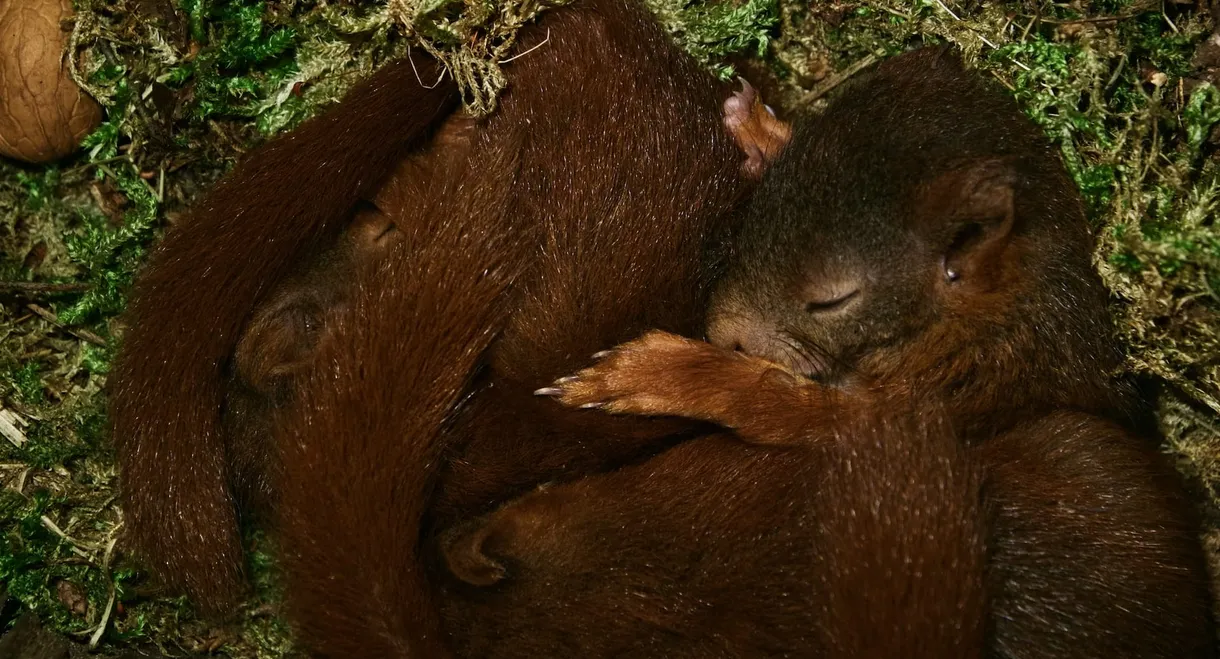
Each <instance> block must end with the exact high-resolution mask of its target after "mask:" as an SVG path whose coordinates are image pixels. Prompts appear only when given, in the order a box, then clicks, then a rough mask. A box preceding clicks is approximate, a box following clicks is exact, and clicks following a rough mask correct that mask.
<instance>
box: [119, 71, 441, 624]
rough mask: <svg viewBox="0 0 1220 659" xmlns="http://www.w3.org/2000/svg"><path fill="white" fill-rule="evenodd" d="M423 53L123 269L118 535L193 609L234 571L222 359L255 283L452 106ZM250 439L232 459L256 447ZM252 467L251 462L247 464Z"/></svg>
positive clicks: (286, 273) (315, 235) (304, 128)
mask: <svg viewBox="0 0 1220 659" xmlns="http://www.w3.org/2000/svg"><path fill="white" fill-rule="evenodd" d="M441 71H442V69H441V66H440V64H439V63H438V62H436V61H435V60H433V59H431V58H428V57H425V56H421V55H419V54H418V53H416V54H415V55H414V61H413V62H411V61H402V62H397V63H394V64H391V65H389V66H387V67H386V68H384V69H382V70H381V71H379V72H378V73H376V74H374V75H373V76H372V77H371V78H370V79H369V80H368V81H366V82H364V83H363V84H361V85H359V86H358V87H356V88H355V89H353V90H352V91H351V92H350V93H349V94H348V95H347V97H346V99H345V101H344V102H343V103H342V104H341V105H339V106H337V107H335V108H332V109H330V110H328V111H326V112H324V113H323V114H321V115H320V116H318V117H316V118H314V119H311V120H309V121H307V122H305V123H304V124H302V125H301V126H300V127H299V128H297V129H296V130H294V131H292V132H291V133H289V134H287V135H284V136H281V137H279V138H276V139H273V140H271V141H270V142H268V143H267V144H265V145H263V146H262V147H261V148H259V149H257V150H255V151H254V152H252V153H250V154H248V155H247V157H246V158H245V159H244V160H243V161H242V162H241V163H239V164H238V165H237V166H236V168H235V169H234V170H233V171H232V172H230V173H229V174H228V175H227V176H225V177H224V178H223V179H222V180H221V181H220V182H219V183H217V184H216V186H214V187H213V188H212V189H211V190H210V191H209V192H208V193H207V194H206V195H205V197H204V198H203V199H202V200H201V201H200V202H198V203H197V204H196V206H195V207H194V208H193V209H192V210H191V212H190V213H189V214H188V216H187V217H185V218H184V219H183V220H182V221H181V223H180V224H178V225H175V226H174V227H173V228H171V229H170V230H169V231H167V233H166V236H165V238H164V239H163V240H162V241H161V242H160V244H158V245H157V246H156V248H155V249H154V250H153V253H152V255H151V256H150V258H149V262H148V264H147V265H146V266H145V267H144V269H143V271H142V272H141V273H140V276H139V278H138V280H137V282H136V284H135V287H134V290H133V292H132V296H131V302H130V304H129V305H128V308H127V311H126V313H125V316H124V322H125V323H126V324H127V326H128V329H127V331H126V332H125V335H124V337H123V344H122V347H121V350H120V352H119V355H118V357H117V359H116V362H115V366H114V369H113V371H112V373H111V376H110V378H109V383H110V387H111V388H110V411H109V418H110V422H111V437H112V438H113V441H114V443H115V447H116V449H117V455H118V462H119V467H120V471H121V475H122V496H123V499H122V505H123V510H124V515H125V534H126V538H125V546H126V547H127V548H128V549H131V550H134V551H135V552H136V553H137V554H139V555H140V556H141V557H142V559H143V561H144V563H145V564H146V565H147V566H148V567H149V568H151V570H152V571H153V572H154V573H156V574H157V575H158V576H159V577H160V578H161V579H162V580H163V581H164V582H165V583H166V584H167V585H169V586H170V587H172V588H175V589H179V590H182V591H184V592H186V593H187V594H189V595H190V596H191V597H192V598H193V599H194V600H195V601H196V602H197V603H198V604H199V605H200V606H201V607H202V608H203V609H204V610H205V611H208V612H212V613H222V612H226V611H231V610H232V609H233V607H234V606H235V605H236V603H237V600H238V598H239V597H240V593H241V592H242V589H243V587H244V582H243V578H242V550H241V544H240V534H239V530H238V515H239V511H238V507H237V505H236V502H235V500H234V488H235V487H236V488H238V489H245V490H248V492H246V494H247V495H249V496H255V493H256V492H257V491H259V490H260V488H263V487H264V485H263V484H261V483H260V482H259V481H260V478H259V477H258V476H256V475H254V474H253V472H252V470H253V467H252V466H251V465H245V466H243V467H239V468H238V469H239V470H245V472H246V474H245V475H243V476H240V477H237V478H236V480H240V481H243V482H242V483H239V484H236V485H235V484H234V482H233V481H234V480H235V476H234V474H233V473H232V472H233V467H232V464H233V462H234V460H233V459H231V456H230V455H229V453H230V452H229V451H228V450H227V449H226V443H228V442H227V440H226V437H225V435H226V433H225V430H224V427H223V423H222V419H221V409H222V406H223V404H224V400H225V396H226V384H227V382H228V375H227V373H226V371H227V367H228V364H229V362H230V360H231V358H232V356H233V353H234V350H235V349H236V346H237V343H238V342H239V339H240V336H241V333H242V331H243V328H245V326H246V324H247V321H248V319H249V317H250V314H251V313H252V311H253V309H254V308H255V307H256V306H257V305H258V304H259V303H260V302H261V301H262V300H264V298H265V296H266V294H267V292H268V291H269V290H270V289H271V288H273V287H274V286H276V285H277V283H278V282H281V281H283V280H284V279H285V278H286V277H290V276H291V275H292V273H293V272H299V271H300V269H301V267H302V262H303V261H307V260H308V259H310V258H316V257H317V255H318V254H320V253H322V252H324V251H325V250H327V249H329V248H331V247H332V246H333V245H334V242H335V240H336V238H337V236H338V235H339V234H340V233H341V232H342V230H343V229H344V227H346V226H347V225H348V224H349V222H350V220H351V217H352V213H353V212H354V210H355V207H356V205H357V203H358V202H359V201H360V200H361V199H367V198H369V197H371V196H372V195H373V194H374V193H375V192H376V190H377V188H378V186H379V185H380V184H381V182H382V181H383V180H384V179H385V177H386V175H387V173H388V172H389V171H391V170H392V169H393V168H394V167H395V166H397V164H398V163H400V162H401V161H402V159H403V158H404V157H405V156H406V155H407V154H409V153H411V150H412V149H413V148H416V147H418V146H419V145H420V143H421V142H423V141H426V139H427V138H428V136H429V135H430V133H431V132H432V131H433V129H435V128H436V127H437V126H438V125H439V124H441V122H442V121H443V120H445V119H446V118H447V117H448V116H449V115H450V114H451V113H452V110H453V108H455V107H456V105H457V103H458V100H459V97H458V91H457V85H456V84H455V83H454V82H453V81H452V80H451V79H449V78H445V79H442V80H440V81H439V82H437V83H436V84H435V85H433V86H431V87H427V86H425V83H423V82H421V81H420V80H421V77H422V78H423V79H425V80H427V81H428V83H429V84H430V83H432V82H433V81H436V80H437V79H438V77H439V76H438V74H439V73H440V72H441ZM251 454H252V452H251V451H247V452H245V453H244V454H243V455H242V456H240V457H237V458H236V461H237V462H251V461H255V462H261V458H255V457H254V456H253V455H251ZM260 468H261V467H260Z"/></svg>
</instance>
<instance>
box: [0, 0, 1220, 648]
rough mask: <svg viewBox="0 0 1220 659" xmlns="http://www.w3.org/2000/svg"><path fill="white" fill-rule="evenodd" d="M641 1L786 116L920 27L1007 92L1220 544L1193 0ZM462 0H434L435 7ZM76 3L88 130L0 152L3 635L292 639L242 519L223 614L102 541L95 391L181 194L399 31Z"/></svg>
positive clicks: (1217, 387) (365, 16)
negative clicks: (22, 157) (236, 602)
mask: <svg viewBox="0 0 1220 659" xmlns="http://www.w3.org/2000/svg"><path fill="white" fill-rule="evenodd" d="M10 1H13V2H21V1H22V0H10ZM470 1H471V2H473V1H474V0H470ZM649 1H650V7H651V8H652V9H653V10H654V11H656V13H657V14H658V16H659V17H660V19H661V21H662V23H663V24H664V25H666V26H667V27H668V28H669V29H670V30H671V31H672V32H673V34H674V37H675V38H676V39H677V40H678V42H679V43H680V44H682V45H683V47H685V48H686V49H687V50H689V51H690V52H691V53H692V54H693V55H695V56H696V57H698V58H700V59H701V60H702V61H704V62H705V63H706V64H707V65H708V66H709V67H711V68H712V69H713V70H715V71H717V72H719V73H720V74H722V75H725V76H728V75H730V74H732V70H731V69H730V68H729V67H728V65H727V62H729V61H730V60H733V58H739V57H741V56H747V57H749V58H752V59H753V63H752V64H749V65H748V66H749V67H750V71H752V72H756V71H758V70H760V69H767V70H769V71H770V73H773V74H774V75H775V76H777V77H778V79H779V81H780V82H779V87H778V89H779V94H778V98H768V101H769V102H771V103H772V104H778V105H781V106H783V107H784V108H787V109H789V110H792V111H816V110H817V109H818V108H819V106H820V105H821V104H823V103H824V102H825V101H826V99H827V98H828V97H829V96H832V95H833V93H834V91H835V88H836V87H838V86H839V85H840V84H842V83H843V82H845V81H846V80H849V79H850V78H851V77H852V76H853V75H855V74H856V73H858V72H859V71H861V70H863V69H865V68H867V67H868V66H870V65H871V64H873V63H875V62H877V61H879V60H880V59H883V58H885V57H887V56H889V55H893V54H896V53H898V52H901V51H903V50H906V49H908V48H911V47H913V46H917V45H920V44H926V43H952V44H956V45H957V46H958V47H960V48H961V49H962V51H963V52H964V53H965V55H966V58H967V59H968V60H969V61H970V62H971V63H972V65H974V66H977V67H978V68H979V69H980V70H982V71H983V72H984V75H987V76H989V77H992V78H993V79H995V80H996V81H997V84H1000V85H1002V86H1003V87H1005V88H1006V89H1008V90H1009V91H1010V92H1011V93H1012V95H1013V96H1014V97H1015V98H1016V99H1017V100H1018V101H1019V102H1020V104H1021V105H1022V107H1023V108H1024V109H1025V111H1026V112H1027V113H1028V115H1029V116H1030V117H1031V118H1032V119H1033V120H1034V121H1036V122H1037V123H1038V124H1039V125H1040V126H1042V127H1043V128H1044V129H1045V130H1046V133H1047V135H1048V136H1049V137H1050V139H1051V140H1052V141H1053V142H1054V143H1055V144H1056V145H1058V146H1059V148H1060V150H1061V152H1062V154H1063V157H1064V160H1065V162H1066V163H1067V164H1068V168H1069V170H1070V171H1071V173H1072V175H1073V177H1074V178H1075V180H1076V182H1077V184H1078V185H1079V187H1080V189H1081V191H1082V193H1083V194H1084V196H1085V198H1086V199H1087V201H1088V204H1089V210H1090V217H1091V220H1092V222H1093V223H1094V226H1095V228H1096V230H1097V232H1098V236H1099V237H1100V240H1099V247H1098V252H1097V255H1096V264H1097V267H1098V268H1099V270H1100V271H1101V273H1102V275H1103V277H1104V279H1105V280H1106V282H1107V284H1108V285H1109V287H1110V289H1111V290H1112V291H1113V308H1114V312H1115V314H1116V316H1117V317H1118V318H1119V319H1120V323H1121V327H1122V330H1123V336H1124V338H1125V340H1126V343H1127V346H1128V349H1129V363H1130V367H1131V368H1132V369H1133V370H1134V371H1137V372H1139V373H1141V374H1143V375H1145V376H1147V377H1149V378H1151V379H1154V380H1156V381H1158V382H1160V383H1161V384H1163V385H1164V387H1163V389H1164V395H1163V400H1162V405H1161V420H1162V426H1163V428H1164V430H1165V434H1166V437H1167V439H1166V443H1165V450H1166V451H1167V452H1169V453H1170V454H1172V455H1173V456H1175V458H1176V459H1177V460H1178V464H1179V466H1180V468H1181V470H1182V472H1183V474H1184V475H1185V476H1186V478H1187V479H1188V480H1189V481H1190V483H1191V485H1192V487H1193V488H1194V489H1195V491H1196V492H1197V493H1198V498H1199V502H1200V504H1201V505H1202V507H1203V510H1204V513H1205V517H1206V519H1207V523H1208V526H1207V529H1208V530H1207V533H1206V537H1205V541H1206V542H1207V544H1208V546H1209V549H1210V550H1211V552H1212V555H1213V557H1220V505H1218V502H1220V226H1218V225H1217V219H1216V215H1217V207H1218V203H1217V200H1218V199H1220V149H1218V147H1220V87H1217V83H1218V71H1220V37H1218V36H1216V34H1215V33H1214V32H1213V30H1214V29H1215V28H1214V21H1213V18H1212V16H1211V13H1210V11H1209V7H1207V6H1206V3H1204V2H1199V3H1196V2H1192V1H1190V0H1187V1H1185V2H1181V1H1170V0H1166V1H1163V2H1162V1H1160V0H1157V1H1148V0H1094V1H1085V0H1076V1H1073V2H1049V1H1045V0H1012V1H1008V2H982V1H978V0H907V1H901V0H860V1H857V2H846V1H843V2H839V1H829V2H798V1H790V0H739V1H736V2H727V3H725V4H720V5H717V4H712V3H709V4H703V3H702V2H700V1H699V0H689V1H683V0H649ZM461 2H462V0H445V1H443V2H437V3H432V4H433V5H435V6H436V7H440V8H442V9H443V11H447V12H449V14H446V16H452V15H454V12H460V10H461ZM504 4H505V5H507V4H508V3H504ZM76 7H77V11H78V17H79V20H78V22H77V24H76V29H75V32H74V35H73V36H74V42H75V43H76V44H77V46H78V48H77V54H78V57H77V59H76V62H75V64H76V67H77V72H78V77H79V78H80V81H81V82H83V83H84V85H85V86H86V87H87V88H88V90H89V91H90V93H91V94H92V95H93V96H95V97H96V98H97V99H98V100H99V101H101V102H102V104H103V105H104V106H105V108H106V120H105V122H104V123H103V124H102V125H101V127H100V128H98V130H96V131H95V132H94V133H92V134H91V135H90V136H89V137H88V138H87V139H86V141H85V147H84V148H83V149H82V150H81V152H80V153H78V154H77V155H76V156H74V157H72V158H70V159H68V160H64V161H61V162H58V163H55V164H54V165H51V166H46V167H31V166H24V165H19V164H17V163H15V162H13V161H7V160H4V159H3V158H0V633H3V632H4V630H6V629H8V628H10V627H12V626H13V625H14V624H15V622H16V621H17V620H18V618H19V617H20V616H21V614H22V613H24V612H34V613H36V614H37V615H38V617H39V619H40V620H41V622H42V624H43V625H45V626H46V628H47V629H49V630H55V632H56V633H57V634H60V635H62V637H66V638H67V639H70V642H71V650H72V654H76V653H78V652H80V651H82V650H83V649H84V648H87V647H89V646H94V647H95V648H96V650H97V651H98V652H99V653H100V654H101V655H102V656H108V655H118V654H121V653H124V652H130V651H131V650H132V649H133V648H147V649H153V650H155V651H156V652H158V653H165V654H168V655H173V656H179V655H184V654H195V653H215V654H220V655H223V656H231V657H259V658H263V659H266V658H271V657H281V656H287V655H288V654H290V653H291V642H290V639H289V637H288V634H287V628H286V626H285V625H284V624H283V622H282V620H281V619H280V618H279V617H278V616H277V605H276V602H277V590H276V587H275V581H276V573H275V568H274V562H273V561H272V560H271V558H270V552H269V551H268V546H267V541H266V539H265V538H264V537H262V536H261V535H260V534H259V533H257V532H251V533H250V535H249V543H250V564H251V568H252V569H251V572H252V574H253V576H254V579H255V581H256V583H257V586H258V588H257V592H258V594H257V596H256V597H254V598H253V599H252V600H251V601H250V602H248V603H247V605H246V606H245V607H243V609H242V611H241V615H240V617H241V622H240V623H238V624H236V625H232V626H227V627H223V628H218V627H215V626H212V625H209V624H207V623H205V622H202V621H200V620H199V619H197V618H196V617H195V615H194V613H193V612H192V609H191V607H190V605H189V603H187V602H185V601H184V600H183V599H181V598H171V597H167V596H165V595H164V594H161V593H158V592H156V591H155V590H153V589H151V588H150V587H149V586H148V584H147V583H146V582H145V580H143V579H142V576H141V574H140V572H139V570H138V568H137V566H135V565H134V564H132V563H130V562H129V561H128V560H127V559H126V558H125V557H124V556H123V555H122V552H121V551H118V550H116V539H117V538H118V537H119V534H120V533H121V528H122V513H121V511H120V510H119V509H118V507H117V504H116V498H117V487H118V481H117V476H116V470H115V463H114V454H113V450H112V448H111V446H110V443H109V439H108V437H107V433H106V427H107V426H106V421H105V392H104V388H105V380H106V372H107V369H108V365H109V363H110V360H111V357H112V356H113V354H114V350H115V348H116V345H117V344H118V343H119V342H120V341H121V339H122V334H123V332H122V330H123V328H122V327H121V325H120V322H119V320H118V319H117V314H118V313H119V312H120V311H121V310H122V308H123V305H124V302H125V296H126V292H127V289H128V286H129V284H130V281H131V279H132V276H133V274H134V273H135V272H136V271H137V270H138V268H139V266H140V263H141V262H142V259H143V256H144V254H145V251H146V248H147V247H148V246H149V245H150V244H151V243H152V242H154V241H155V240H156V237H157V235H158V234H159V232H160V231H162V230H163V229H164V227H165V226H166V225H167V224H169V223H172V222H173V221H174V220H175V218H177V217H178V216H179V215H180V214H181V213H182V211H183V210H184V209H185V208H186V207H188V206H189V204H190V203H191V201H192V200H193V199H194V198H196V197H197V196H198V194H199V193H200V191H202V190H205V189H206V188H207V187H208V186H209V184H211V183H212V182H213V181H215V180H216V178H217V177H218V176H219V175H220V174H221V173H223V171H225V169H227V168H228V167H229V166H231V165H232V163H233V162H234V161H235V160H236V159H237V158H239V157H240V156H241V154H242V153H243V152H245V151H246V150H248V149H249V148H250V147H251V146H253V145H255V144H257V143H258V142H259V141H261V140H263V139H266V138H267V137H268V136H270V135H274V134H276V133H279V132H282V131H284V130H288V129H290V128H291V127H292V126H293V125H295V124H296V123H297V122H299V121H300V120H302V119H303V118H305V117H307V116H309V115H311V114H312V113H314V112H316V111H317V109H318V108H320V107H323V106H325V105H327V104H329V103H332V102H334V101H335V100H337V99H338V98H339V97H340V96H341V94H342V92H343V91H344V90H345V89H346V88H347V87H349V86H350V85H351V84H352V83H353V82H354V81H355V80H358V79H360V78H361V77H363V76H365V75H367V73H368V72H369V71H371V70H373V68H375V67H376V66H377V65H379V64H380V63H381V62H384V61H386V60H387V59H388V58H391V57H394V56H396V55H399V54H401V53H402V52H404V50H405V48H406V45H407V41H408V40H407V39H406V38H404V37H402V36H401V35H400V34H399V33H398V32H397V31H396V29H395V27H394V24H393V23H392V22H391V21H390V20H389V18H388V16H387V13H386V11H385V8H384V7H383V6H380V5H370V4H364V5H361V4H359V3H350V2H340V3H334V4H327V3H325V2H322V1H320V0H319V1H313V0H269V1H267V2H261V1H252V0H182V2H181V4H180V5H175V6H171V5H169V4H165V3H164V2H161V3H158V2H157V1H156V0H78V1H77V2H76ZM438 25H439V24H438ZM441 27H442V28H443V29H445V30H448V31H449V32H450V33H455V34H458V35H459V36H464V35H465V34H467V33H468V32H469V31H470V30H474V29H481V28H476V27H474V26H470V25H465V24H463V23H462V22H461V21H460V20H458V21H443V25H441ZM424 36H425V37H426V36H427V35H426V34H424ZM500 43H502V42H500ZM483 54H484V55H486V53H483ZM475 55H478V53H475V54H473V55H472V54H471V53H458V54H454V55H453V57H468V56H475ZM733 61H737V60H733ZM483 100H486V99H483ZM0 643H2V641H0ZM2 647H3V646H2V645H0V648H2ZM60 656H62V655H60Z"/></svg>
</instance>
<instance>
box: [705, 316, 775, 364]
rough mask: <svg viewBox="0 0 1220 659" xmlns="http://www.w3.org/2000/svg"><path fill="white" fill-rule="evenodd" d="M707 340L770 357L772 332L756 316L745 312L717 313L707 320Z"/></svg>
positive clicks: (755, 354) (731, 348)
mask: <svg viewBox="0 0 1220 659" xmlns="http://www.w3.org/2000/svg"><path fill="white" fill-rule="evenodd" d="M707 340H708V342H709V343H712V344H715V345H718V346H720V347H722V348H728V349H730V350H736V351H738V352H744V353H746V354H748V355H754V356H757V357H763V358H771V355H770V354H769V353H770V352H771V351H772V349H773V347H774V343H775V337H774V332H772V331H770V330H769V328H767V326H766V325H765V324H764V323H763V322H762V321H761V319H758V318H756V317H753V316H750V315H745V314H736V313H734V314H717V315H714V316H713V317H712V318H711V319H709V322H708V328H707Z"/></svg>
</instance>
